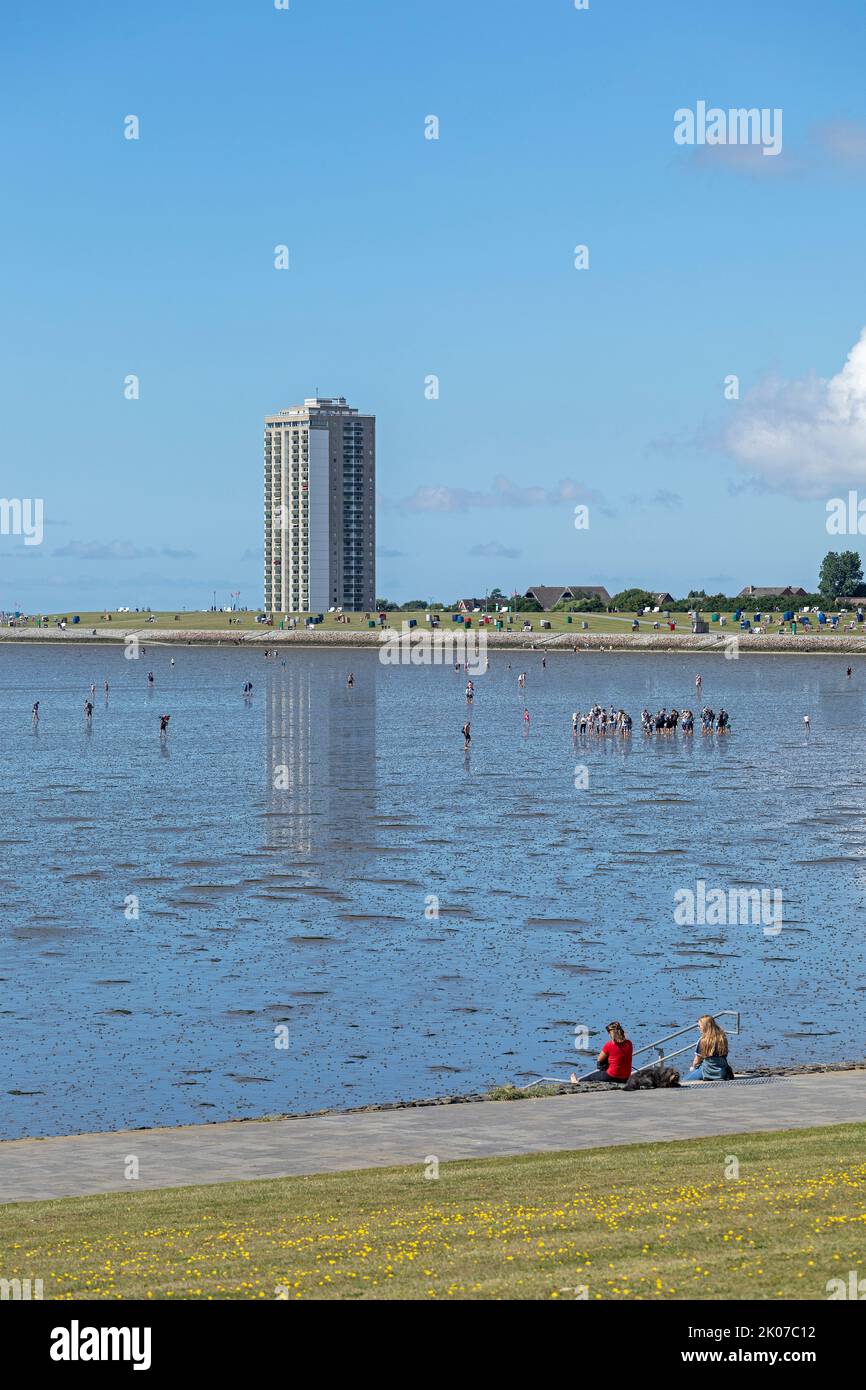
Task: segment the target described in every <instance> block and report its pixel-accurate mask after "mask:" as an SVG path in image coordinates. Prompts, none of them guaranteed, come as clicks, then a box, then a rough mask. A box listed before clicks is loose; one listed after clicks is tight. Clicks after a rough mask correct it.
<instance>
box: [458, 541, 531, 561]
mask: <svg viewBox="0 0 866 1390" xmlns="http://www.w3.org/2000/svg"><path fill="white" fill-rule="evenodd" d="M469 554H470V555H478V556H480V557H481V558H482V559H484V560H516V559H517V558H518V557H519V555H520V551H519V550H515V548H514V546H512V545H502V544H501V543H500V542H499V541H483V542H479V543H478V545H473V546H472V549H471V550H470V551H469Z"/></svg>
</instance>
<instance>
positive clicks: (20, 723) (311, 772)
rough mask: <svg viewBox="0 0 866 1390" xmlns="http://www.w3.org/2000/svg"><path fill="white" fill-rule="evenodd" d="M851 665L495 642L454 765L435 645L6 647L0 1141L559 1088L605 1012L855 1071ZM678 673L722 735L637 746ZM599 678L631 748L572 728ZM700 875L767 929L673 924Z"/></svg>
mask: <svg viewBox="0 0 866 1390" xmlns="http://www.w3.org/2000/svg"><path fill="white" fill-rule="evenodd" d="M172 655H173V656H174V657H175V658H176V665H175V666H174V667H171V666H170V665H169V662H170V658H171V656H172ZM846 664H847V662H846V659H845V658H839V659H835V658H828V657H820V656H814V657H809V656H801V657H790V658H789V657H783V656H775V657H759V656H752V657H749V656H743V657H742V658H741V659H740V660H738V661H727V660H725V659H724V658H722V657H720V656H719V657H714V658H706V659H701V660H700V661H699V660H698V659H696V658H695V656H694V655H690V656H688V657H685V656H680V655H677V654H659V655H643V654H641V655H633V654H626V653H617V654H611V655H607V654H597V653H581V654H580V655H577V656H574V655H571V654H565V653H551V654H550V655H549V656H548V658H547V669H546V670H545V669H542V668H541V655H540V654H538V653H523V652H516V651H515V652H505V653H502V652H500V653H495V654H493V655H492V657H491V665H490V671H489V672H488V673H487V674H486V675H483V676H478V677H477V678H476V682H475V684H476V699H475V703H474V706H473V708H472V711H471V718H472V752H471V756H470V757H469V758H464V753H463V746H462V742H463V741H462V736H461V733H460V729H461V725H462V724H463V722H464V719H465V718H466V705H465V701H464V698H463V689H464V684H465V678H464V677H463V676H460V675H458V674H456V673H455V672H454V670H453V669H450V668H447V667H446V668H442V667H433V668H423V667H420V668H419V667H397V668H393V667H384V666H381V665H380V664H379V662H378V660H377V657H376V653H374V652H369V651H363V650H356V651H352V652H351V653H348V652H339V651H333V650H324V651H310V650H303V651H302V650H293V651H291V652H289V653H287V655H286V656H285V658H282V657H281V658H279V659H278V660H277V661H265V659H264V657H263V654H262V653H261V652H251V651H243V650H240V649H235V648H221V649H219V650H216V649H212V648H207V649H192V648H185V647H181V648H166V647H161V648H157V647H150V648H148V650H147V653H146V655H145V656H144V657H142V659H141V660H138V661H129V660H126V659H125V658H124V655H123V652H122V650H121V649H120V648H112V649H106V648H102V649H99V650H96V649H89V648H87V647H85V646H72V647H64V648H63V649H62V650H61V649H58V648H56V647H55V648H47V647H42V646H36V645H33V646H18V645H16V646H15V647H12V646H10V645H0V693H2V700H3V705H4V708H5V711H6V728H5V732H6V747H5V756H4V758H3V765H2V773H0V806H2V812H0V907H2V927H0V990H2V993H0V1042H2V1053H3V1057H4V1060H5V1066H4V1069H3V1078H2V1082H0V1135H2V1136H3V1137H7V1138H8V1137H15V1136H20V1135H27V1134H58V1133H68V1132H72V1131H76V1130H94V1129H115V1128H122V1127H127V1126H129V1127H132V1126H138V1125H171V1124H183V1123H190V1122H195V1121H204V1120H216V1119H226V1118H231V1117H236V1116H250V1115H261V1114H270V1113H276V1112H284V1111H296V1110H314V1109H320V1108H323V1107H326V1106H352V1105H362V1104H366V1103H368V1102H372V1101H387V1100H393V1099H395V1098H398V1097H403V1098H408V1097H417V1096H427V1095H432V1094H437V1093H441V1092H447V1093H454V1092H463V1091H471V1090H478V1089H482V1088H484V1087H486V1086H487V1085H488V1084H489V1083H491V1082H502V1081H506V1080H514V1079H517V1080H520V1079H528V1078H530V1077H532V1076H535V1075H538V1074H540V1073H545V1074H555V1075H563V1074H565V1075H567V1074H568V1072H569V1071H571V1069H572V1068H573V1067H577V1069H578V1071H581V1070H586V1069H588V1067H587V1059H586V1057H585V1056H584V1055H583V1054H582V1053H580V1052H578V1051H576V1050H575V1046H574V1043H575V1027H576V1026H581V1025H585V1026H586V1027H587V1028H588V1029H589V1030H590V1033H591V1039H590V1047H591V1049H592V1051H593V1052H594V1051H595V1050H596V1049H597V1047H598V1045H599V1044H600V1043H601V1041H603V1036H604V1035H603V1027H604V1024H605V1023H606V1022H607V1021H608V1020H609V1019H610V1018H612V1017H616V1018H620V1019H622V1021H623V1022H624V1023H625V1024H626V1026H627V1028H628V1030H629V1032H630V1035H631V1036H632V1037H633V1038H634V1039H635V1040H636V1042H637V1043H643V1042H650V1041H651V1040H652V1039H654V1038H656V1037H658V1036H660V1035H662V1034H664V1033H666V1032H668V1031H671V1030H672V1029H673V1028H675V1027H678V1026H683V1025H685V1024H687V1023H690V1022H692V1021H693V1020H694V1019H695V1018H696V1017H697V1015H698V1014H699V1013H703V1012H711V1011H716V1010H719V1009H724V1008H733V1009H740V1010H741V1011H742V1015H743V1033H742V1036H741V1037H740V1038H739V1039H735V1040H734V1041H733V1043H732V1057H733V1059H734V1061H735V1063H736V1064H739V1065H758V1064H764V1063H779V1064H785V1063H791V1062H795V1061H796V1062H815V1061H825V1060H832V1059H838V1058H849V1059H850V1058H855V1057H859V1058H862V1057H863V1056H864V1055H866V1026H864V1023H863V1010H862V1008H861V1005H862V1002H863V993H864V990H866V970H864V946H863V929H862V908H863V899H864V888H866V823H864V806H863V802H864V798H863V791H864V786H866V722H864V695H866V665H861V666H859V667H858V669H857V670H856V672H855V678H854V680H853V681H848V680H847V679H846V677H845V666H846ZM350 666H351V669H352V670H353V671H354V673H355V686H354V688H353V689H352V690H348V689H347V688H346V674H347V671H348V669H349V668H350ZM697 669H701V670H702V673H703V677H704V689H703V695H704V699H705V700H707V701H708V702H709V703H710V704H711V705H713V706H714V708H716V709H718V708H719V706H720V705H722V704H724V706H725V707H726V708H727V709H728V711H729V712H730V714H731V720H732V732H731V734H730V735H729V736H728V737H727V738H719V737H711V738H703V737H701V736H700V734H696V735H695V736H694V738H693V739H692V740H691V741H689V740H687V739H686V738H684V737H683V736H682V735H677V736H675V737H673V738H653V739H649V740H647V739H644V737H643V736H642V735H641V733H640V731H639V715H640V710H641V708H642V707H643V705H644V704H646V705H647V706H648V707H649V708H650V709H651V710H655V709H656V708H657V707H658V706H659V705H661V704H665V705H667V706H670V705H672V704H675V705H677V706H678V707H679V708H682V707H683V705H691V707H692V708H695V707H696V702H695V699H694V686H693V680H694V674H695V671H696V670H697ZM148 670H152V671H153V672H154V674H155V677H156V686H155V689H154V690H150V691H149V690H148V689H147V687H146V673H147V671H148ZM520 670H526V671H527V672H528V673H529V674H528V682H527V690H526V695H525V703H526V704H527V706H528V708H529V710H530V714H531V723H530V726H529V728H528V729H527V728H526V727H525V725H524V722H523V718H522V716H523V706H524V697H523V696H522V695H521V694H519V693H518V690H517V685H516V682H517V673H518V672H519V671H520ZM105 679H108V681H109V682H110V693H109V698H108V702H107V703H106V702H105V700H104V697H103V692H102V683H103V681H104V680H105ZM247 679H249V680H252V681H253V683H254V687H255V689H254V692H253V697H252V700H251V701H249V702H245V701H244V699H243V696H242V694H241V687H242V685H243V683H244V681H245V680H247ZM91 681H93V682H95V683H96V685H97V696H96V708H95V712H94V717H93V725H92V729H91V730H90V731H88V730H87V729H86V728H85V723H84V715H83V702H84V699H85V696H86V695H87V692H88V689H89V686H90V683H91ZM37 698H38V699H40V700H41V713H42V719H41V722H40V725H39V728H38V731H36V732H34V731H33V729H32V728H31V723H30V706H31V704H32V702H33V700H34V699H37ZM595 699H598V700H599V701H600V702H603V703H610V702H614V703H615V704H617V705H622V706H624V707H625V708H626V709H629V710H630V711H631V714H632V716H633V717H634V718H635V721H636V724H637V725H638V728H637V729H636V732H635V733H634V734H633V736H632V738H631V740H630V741H623V740H620V739H613V738H610V739H607V740H600V739H592V740H589V739H587V740H585V741H583V742H581V741H578V744H577V745H575V743H574V742H573V740H572V734H571V712H572V710H573V709H575V708H581V707H582V708H586V707H587V706H588V705H589V704H590V703H591V702H592V701H593V700H595ZM163 712H170V713H171V715H172V720H171V732H170V736H169V738H168V740H167V742H166V743H165V744H164V745H161V743H160V740H159V737H158V732H157V731H158V716H159V714H161V713H163ZM805 713H809V714H810V715H811V718H812V730H811V733H807V732H805V731H804V729H803V726H802V716H803V714H805ZM577 764H582V765H585V766H586V768H587V769H588V786H587V787H586V788H585V789H577V788H576V787H575V785H574V782H575V767H576V765H577ZM279 768H282V769H283V772H282V774H281V775H280V780H281V782H282V788H281V789H279V790H278V789H276V788H275V786H274V779H275V769H279ZM699 879H703V880H705V881H706V883H707V887H708V889H709V888H711V887H720V888H724V889H726V890H727V889H729V888H735V887H741V886H752V885H753V886H755V887H757V888H766V889H770V890H772V889H775V888H779V889H780V890H781V892H782V898H783V923H782V930H781V932H779V933H778V934H773V933H771V934H769V935H768V934H765V931H764V929H763V927H762V925H761V924H760V923H758V924H746V925H731V926H685V925H677V924H676V922H675V921H674V915H673V914H674V894H675V892H676V891H677V890H678V889H683V888H687V889H691V890H693V891H694V890H695V887H696V882H697V880H699ZM432 895H435V896H436V897H437V898H438V900H439V906H438V916H436V915H435V914H434V907H435V904H434V903H432V901H431V897H432ZM133 898H137V899H138V911H139V915H138V917H137V919H136V918H135V917H134V915H133V913H134V908H135V904H134V902H133V901H132V899H133ZM425 910H426V915H425ZM281 1025H284V1026H285V1027H284V1030H283V1031H280V1029H281ZM282 1041H285V1042H286V1043H287V1046H286V1047H277V1046H275V1043H277V1042H282Z"/></svg>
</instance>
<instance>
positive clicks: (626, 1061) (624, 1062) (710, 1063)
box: [571, 1014, 734, 1086]
mask: <svg viewBox="0 0 866 1390" xmlns="http://www.w3.org/2000/svg"><path fill="white" fill-rule="evenodd" d="M697 1028H698V1041H697V1046H696V1048H695V1055H694V1058H693V1059H692V1064H691V1067H690V1068H689V1070H688V1072H687V1074H686V1075H685V1076H684V1077H682V1080H683V1082H689V1081H733V1079H734V1073H733V1070H732V1068H731V1064H730V1062H729V1061H728V1035H727V1033H726V1032H725V1030H724V1028H720V1027H719V1025H718V1023H716V1020H715V1019H714V1018H713V1016H712V1014H702V1015H701V1017H700V1018H699V1019H698V1022H697ZM606 1031H607V1034H608V1038H609V1041H608V1042H606V1043H605V1045H604V1047H603V1048H602V1049H601V1052H599V1054H598V1057H597V1058H596V1063H597V1066H598V1071H596V1072H593V1073H592V1075H591V1076H586V1077H584V1078H583V1080H584V1081H609V1082H612V1083H613V1084H614V1085H617V1084H618V1085H620V1086H621V1085H623V1084H624V1083H625V1082H626V1081H628V1079H629V1077H630V1076H631V1074H632V1057H633V1052H634V1048H633V1047H632V1044H631V1043H630V1042H629V1039H628V1038H627V1037H626V1033H625V1029H624V1028H623V1026H622V1024H621V1023H609V1024H608V1025H607V1029H606ZM571 1081H572V1084H573V1085H577V1082H578V1078H577V1076H576V1075H575V1073H574V1072H572V1073H571Z"/></svg>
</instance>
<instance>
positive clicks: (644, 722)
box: [350, 658, 730, 752]
mask: <svg viewBox="0 0 866 1390" xmlns="http://www.w3.org/2000/svg"><path fill="white" fill-rule="evenodd" d="M546 664H547V663H546V660H545V659H544V658H542V666H545V665H546ZM454 669H455V671H458V672H459V671H460V669H461V666H460V663H459V662H458V663H457V665H456V666H455V667H454ZM463 669H464V670H466V671H467V673H468V666H465V667H464V668H463ZM508 669H509V671H510V670H511V663H510V662H509V664H508ZM350 683H351V677H350ZM702 688H703V678H702V677H701V676H700V675H697V676H695V694H696V695H698V696H699V697H700V695H701V691H702ZM517 689H518V692H519V693H520V695H521V696H523V694H524V691H525V690H526V672H525V671H521V672H520V674H519V675H518V677H517ZM465 693H466V703H467V705H468V706H469V708H470V709H471V708H472V705H473V703H474V700H475V682H474V681H473V680H471V679H470V678H467V681H466V692H465ZM640 722H641V730H642V732H643V733H644V734H672V733H676V731H677V729H679V730H681V732H682V733H684V734H693V733H694V731H695V722H696V716H695V714H694V712H693V711H692V710H690V709H684V710H678V709H671V710H668V709H667V708H666V707H663V708H662V709H660V710H657V711H656V713H655V714H651V713H650V711H649V710H648V709H646V708H644V709H643V710H642V712H641V717H640ZM697 722H698V723H699V725H700V729H701V733H703V734H712V733H719V734H724V733H727V732H728V729H729V725H730V716H729V714H728V712H727V710H725V709H720V710H719V711H718V713H716V711H715V710H714V709H711V708H710V706H709V705H704V706H703V708H702V709H701V711H700V713H699V714H698V716H697ZM523 723H524V727H525V728H526V729H528V727H529V724H530V715H529V709H528V708H527V706H526V705H524V707H523ZM632 728H633V720H632V717H631V715H630V714H629V713H628V711H627V710H624V709H616V708H615V706H614V705H610V706H609V707H608V708H607V709H605V708H604V706H603V705H600V704H598V702H597V701H596V703H595V704H593V705H592V706H591V708H590V709H588V710H586V711H582V710H575V711H574V712H573V714H572V716H571V731H572V734H573V736H574V737H575V738H581V737H585V736H586V735H588V734H593V735H595V734H598V735H601V736H605V735H608V734H610V735H619V737H621V738H628V737H630V735H631V732H632ZM461 733H462V735H463V748H464V750H465V751H466V752H468V751H469V746H470V744H471V742H472V725H471V723H470V721H469V720H468V719H467V720H466V723H465V724H464V725H463V727H462V729H461Z"/></svg>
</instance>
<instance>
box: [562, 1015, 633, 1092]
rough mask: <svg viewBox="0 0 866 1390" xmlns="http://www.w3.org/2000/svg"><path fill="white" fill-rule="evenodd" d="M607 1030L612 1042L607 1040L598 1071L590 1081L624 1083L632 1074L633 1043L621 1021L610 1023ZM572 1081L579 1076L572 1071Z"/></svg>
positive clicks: (589, 1078)
mask: <svg viewBox="0 0 866 1390" xmlns="http://www.w3.org/2000/svg"><path fill="white" fill-rule="evenodd" d="M607 1031H608V1034H609V1035H610V1042H606V1043H605V1045H604V1047H603V1048H602V1049H601V1052H600V1053H599V1054H598V1059H597V1060H598V1067H599V1069H598V1072H597V1073H596V1075H595V1076H591V1077H588V1078H587V1080H589V1081H613V1082H614V1083H617V1084H619V1085H620V1086H621V1085H623V1083H624V1082H626V1081H628V1079H629V1077H630V1076H631V1055H632V1045H631V1043H630V1042H629V1040H628V1038H627V1037H626V1035H625V1029H624V1028H623V1026H622V1024H621V1023H609V1024H608V1025H607ZM571 1079H572V1081H576V1080H577V1077H576V1076H575V1075H574V1073H573V1072H572V1075H571Z"/></svg>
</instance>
